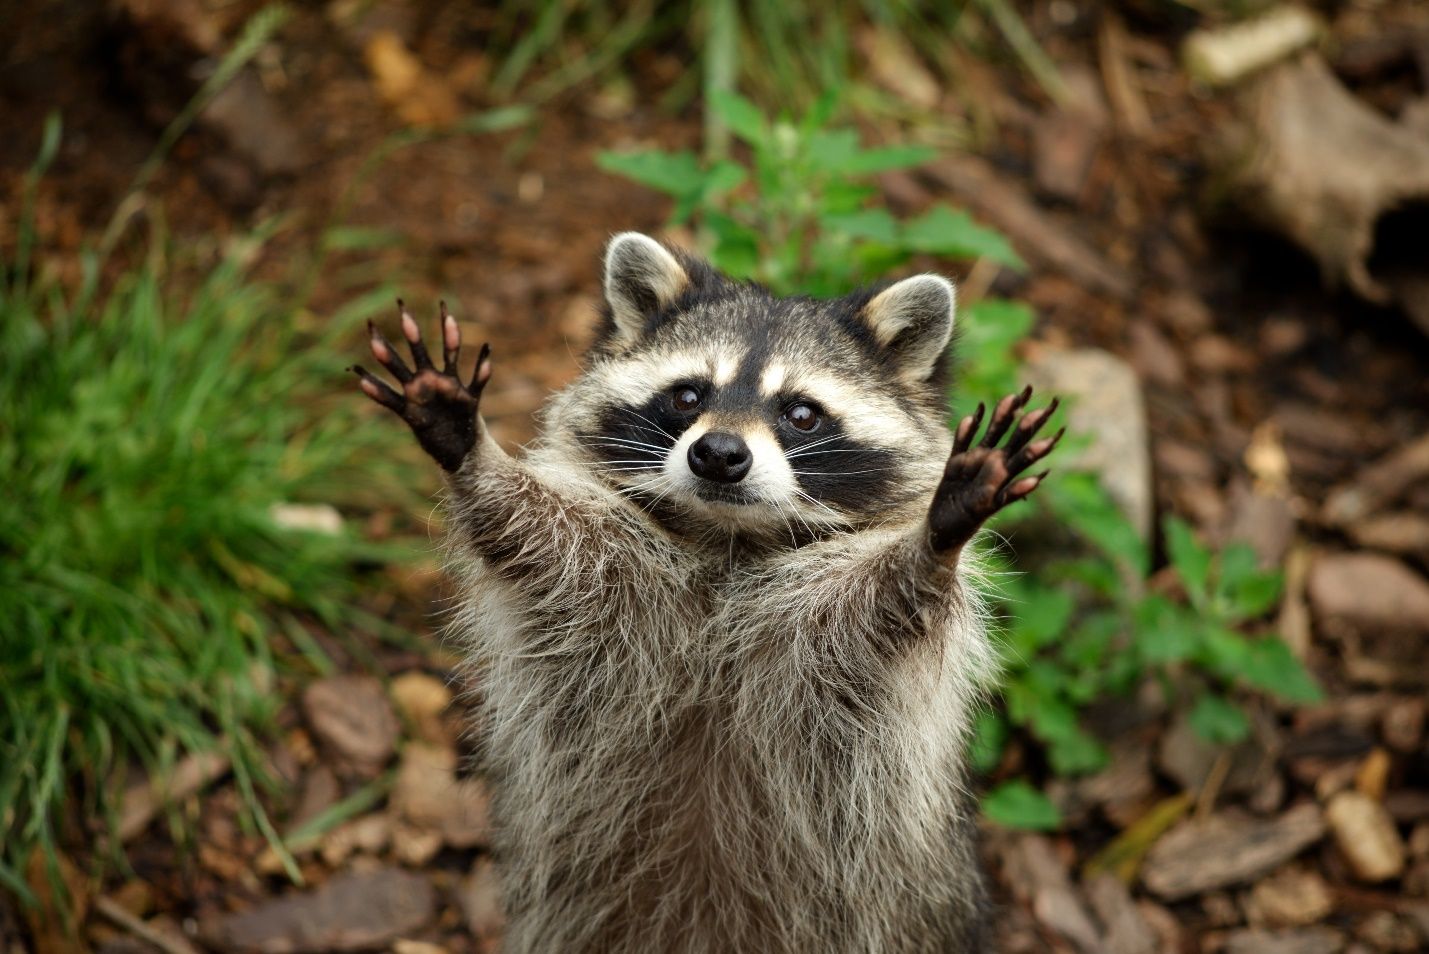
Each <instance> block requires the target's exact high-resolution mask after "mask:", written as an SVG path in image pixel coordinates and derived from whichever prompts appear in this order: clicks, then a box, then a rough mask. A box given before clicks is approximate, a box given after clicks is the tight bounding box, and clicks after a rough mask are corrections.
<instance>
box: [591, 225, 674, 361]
mask: <svg viewBox="0 0 1429 954" xmlns="http://www.w3.org/2000/svg"><path fill="white" fill-rule="evenodd" d="M689 284H690V276H689V275H688V274H687V273H686V272H685V268H684V266H682V265H681V264H680V262H679V260H678V259H676V258H675V256H673V255H671V254H670V253H669V251H667V250H666V248H665V246H663V245H661V244H660V243H659V242H657V241H655V240H654V239H652V238H651V237H650V236H648V235H642V234H640V233H639V232H622V233H620V234H619V235H617V236H616V237H615V238H613V239H611V240H610V245H609V246H607V247H606V250H605V302H606V305H607V306H608V308H609V310H610V319H611V323H612V324H613V325H614V328H613V329H612V330H613V331H614V335H615V337H616V338H618V339H622V340H624V341H627V342H633V341H635V340H636V339H637V338H639V337H640V335H641V334H642V333H644V331H645V327H646V324H647V322H648V321H649V319H650V318H651V317H652V316H653V315H655V314H656V313H658V312H659V311H660V309H661V308H664V307H665V306H666V305H668V304H670V302H672V301H674V300H675V299H676V298H678V297H680V293H681V292H683V291H684V290H685V289H686V288H687V287H688V286H689Z"/></svg>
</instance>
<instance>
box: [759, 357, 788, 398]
mask: <svg viewBox="0 0 1429 954" xmlns="http://www.w3.org/2000/svg"><path fill="white" fill-rule="evenodd" d="M783 386H784V366H783V365H782V364H779V363H778V362H772V363H770V364H769V366H768V367H766V368H765V369H764V373H763V374H762V375H760V376H759V392H760V393H761V394H763V395H764V396H765V397H773V396H774V395H776V394H778V393H779V389H780V388H782V387H783Z"/></svg>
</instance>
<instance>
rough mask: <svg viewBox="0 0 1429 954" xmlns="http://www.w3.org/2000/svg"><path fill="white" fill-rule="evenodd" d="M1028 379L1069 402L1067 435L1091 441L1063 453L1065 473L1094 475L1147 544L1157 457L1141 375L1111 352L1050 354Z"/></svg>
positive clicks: (1036, 360) (1030, 368) (1034, 364)
mask: <svg viewBox="0 0 1429 954" xmlns="http://www.w3.org/2000/svg"><path fill="white" fill-rule="evenodd" d="M1026 372H1027V378H1028V380H1029V381H1031V382H1032V384H1033V385H1034V386H1035V387H1036V388H1038V389H1039V390H1041V391H1044V392H1045V393H1046V394H1048V395H1052V394H1058V395H1061V396H1062V397H1063V398H1064V399H1065V401H1066V407H1067V410H1066V418H1065V420H1066V424H1067V430H1068V432H1069V433H1072V434H1079V435H1084V436H1086V437H1088V438H1090V441H1089V442H1088V443H1087V445H1086V446H1085V447H1084V448H1081V449H1079V450H1078V451H1076V452H1075V453H1071V452H1070V448H1063V449H1062V450H1059V451H1058V454H1061V455H1065V456H1064V457H1063V459H1062V460H1061V462H1060V463H1059V464H1058V466H1059V467H1064V468H1067V469H1071V470H1083V471H1090V472H1092V473H1094V474H1096V475H1097V479H1098V480H1099V481H1100V482H1101V484H1102V486H1103V487H1105V488H1106V491H1107V493H1108V494H1110V495H1111V498H1112V499H1113V500H1114V501H1116V504H1117V506H1118V507H1120V508H1121V511H1122V513H1124V514H1125V515H1126V518H1127V519H1128V520H1130V521H1131V524H1132V526H1134V527H1135V528H1136V530H1137V532H1138V533H1139V534H1140V535H1141V538H1142V539H1143V540H1145V539H1148V538H1149V536H1150V533H1151V520H1152V514H1153V509H1152V493H1151V454H1150V451H1149V450H1148V447H1147V434H1146V407H1145V403H1144V401H1143V399H1142V396H1141V384H1140V383H1139V382H1138V380H1137V377H1136V372H1135V371H1134V370H1132V368H1131V366H1130V365H1129V364H1127V363H1126V362H1125V361H1122V360H1121V359H1120V358H1118V357H1117V356H1116V355H1113V354H1111V353H1110V352H1107V351H1101V350H1099V349H1096V348H1084V349H1080V350H1076V351H1059V350H1054V349H1047V350H1045V351H1042V352H1041V353H1039V354H1037V355H1035V356H1034V357H1033V358H1032V360H1031V361H1029V362H1028V364H1027V367H1026Z"/></svg>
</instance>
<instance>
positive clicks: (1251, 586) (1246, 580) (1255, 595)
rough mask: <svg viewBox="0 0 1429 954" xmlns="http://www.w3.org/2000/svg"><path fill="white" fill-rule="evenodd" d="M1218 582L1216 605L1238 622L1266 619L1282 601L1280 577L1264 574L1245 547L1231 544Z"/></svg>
mask: <svg viewBox="0 0 1429 954" xmlns="http://www.w3.org/2000/svg"><path fill="white" fill-rule="evenodd" d="M1219 569H1220V573H1219V576H1218V578H1217V580H1216V593H1215V596H1216V601H1217V602H1218V603H1220V604H1222V605H1224V606H1225V607H1226V610H1227V611H1228V612H1229V613H1230V614H1231V616H1232V617H1233V618H1234V619H1236V620H1245V619H1254V618H1255V617H1257V616H1262V615H1264V614H1265V613H1266V612H1267V611H1268V610H1270V608H1271V607H1273V606H1274V605H1275V604H1276V602H1278V601H1279V599H1280V591H1281V587H1282V585H1283V580H1282V578H1281V575H1280V574H1279V573H1277V572H1275V571H1273V570H1261V569H1259V568H1258V566H1257V563H1256V556H1255V551H1254V550H1252V549H1251V548H1250V547H1249V546H1247V545H1246V544H1244V543H1232V544H1231V545H1230V546H1228V547H1226V549H1225V551H1224V552H1222V553H1221V557H1220V561H1219Z"/></svg>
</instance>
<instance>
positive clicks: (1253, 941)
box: [1223, 928, 1345, 954]
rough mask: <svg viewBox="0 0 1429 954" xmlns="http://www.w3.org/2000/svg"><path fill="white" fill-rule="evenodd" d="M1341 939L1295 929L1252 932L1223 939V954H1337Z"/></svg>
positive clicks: (1315, 930)
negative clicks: (1224, 941) (1224, 942)
mask: <svg viewBox="0 0 1429 954" xmlns="http://www.w3.org/2000/svg"><path fill="white" fill-rule="evenodd" d="M1344 949H1345V939H1344V937H1342V936H1341V935H1340V933H1339V932H1338V931H1333V930H1331V929H1329V928H1299V929H1295V930H1288V931H1263V930H1260V929H1258V928H1252V929H1250V930H1247V931H1232V932H1231V933H1230V934H1229V935H1227V937H1226V945H1225V948H1224V949H1223V950H1224V952H1225V954H1339V952H1340V951H1343V950H1344Z"/></svg>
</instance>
